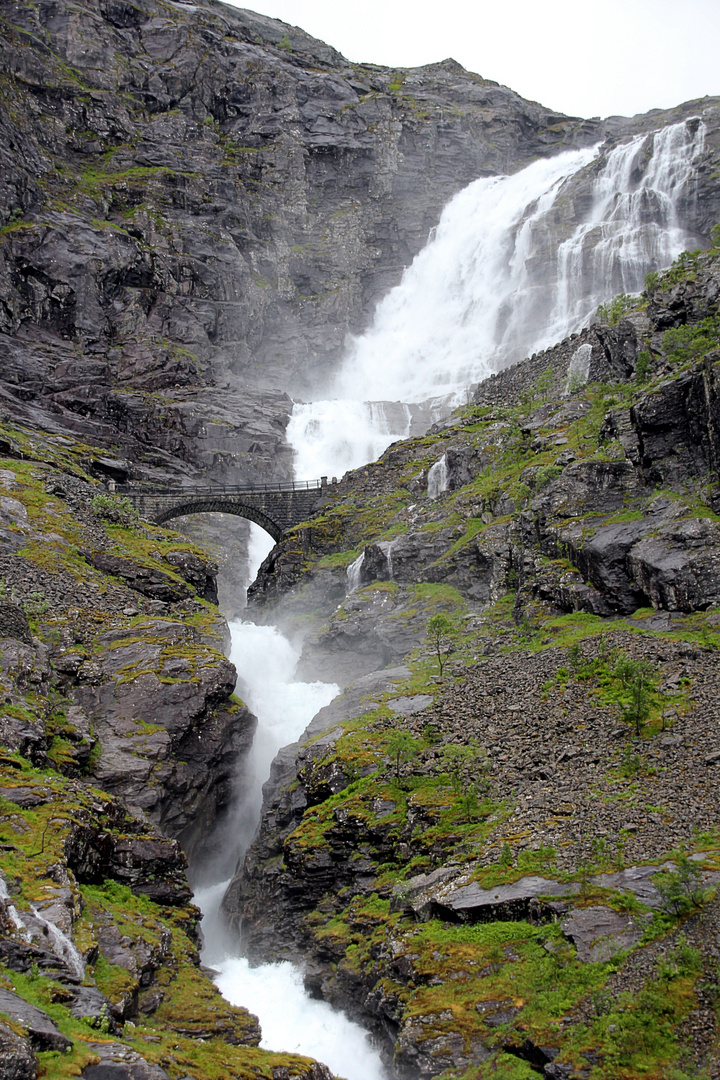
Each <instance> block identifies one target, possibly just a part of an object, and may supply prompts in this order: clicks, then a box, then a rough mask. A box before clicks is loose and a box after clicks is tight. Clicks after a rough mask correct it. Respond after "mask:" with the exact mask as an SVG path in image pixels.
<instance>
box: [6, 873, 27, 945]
mask: <svg viewBox="0 0 720 1080" xmlns="http://www.w3.org/2000/svg"><path fill="white" fill-rule="evenodd" d="M9 899H10V893H9V892H8V887H7V882H6V881H5V878H4V877H3V876H2V874H0V900H2V901H3V904H4V905H5V910H6V911H7V913H8V915H9V916H10V918H11V920H12V922H13V924H14V925H15V929H16V930H19V931H20V933H21V935H22V936H23V937H24V938H25V940H28V936H27V932H26V931H27V927H26V926H25V923H24V922H23V920H22V919H21V918H20V916H19V915H18V911H17V908H16V907H15V905H14V904H9V903H8V902H7V901H8V900H9Z"/></svg>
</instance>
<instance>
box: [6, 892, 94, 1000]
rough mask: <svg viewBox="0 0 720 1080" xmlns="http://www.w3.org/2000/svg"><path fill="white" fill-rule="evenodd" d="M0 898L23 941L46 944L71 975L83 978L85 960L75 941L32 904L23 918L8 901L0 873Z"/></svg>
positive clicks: (8, 894) (7, 893)
mask: <svg viewBox="0 0 720 1080" xmlns="http://www.w3.org/2000/svg"><path fill="white" fill-rule="evenodd" d="M0 900H2V901H3V904H4V905H5V910H6V911H7V913H8V915H9V916H10V919H11V921H12V922H13V924H14V926H15V929H16V930H17V931H18V932H19V934H20V936H21V937H22V939H23V940H24V941H27V942H30V943H32V942H35V941H37V942H38V943H40V944H42V945H45V944H48V945H49V946H50V948H51V949H52V951H53V952H54V953H55V955H56V956H57V958H58V960H60V961H61V963H63V964H64V965H65V967H66V968H67V969H68V970H69V971H71V972H72V974H73V975H75V976H76V977H77V978H78V979H82V978H83V976H84V975H85V961H84V960H83V958H82V956H81V954H80V951H79V950H78V948H77V946H76V945H75V943H74V942H73V941H72V940H71V939H70V938H69V937H68V935H67V934H66V933H65V932H64V931H63V930H61V929H60V927H59V926H58V925H57V924H56V923H54V922H52V921H51V920H50V919H47V918H46V917H45V915H43V913H42V911H39V910H38V908H36V907H35V905H34V904H31V905H30V911H31V912H32V914H31V915H27V916H26V919H23V918H22V917H21V916H20V914H19V913H18V910H17V908H16V907H15V905H14V904H10V903H8V901H9V900H10V893H9V892H8V887H7V882H6V881H5V879H4V878H3V877H2V875H0Z"/></svg>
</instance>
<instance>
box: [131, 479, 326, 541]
mask: <svg viewBox="0 0 720 1080" xmlns="http://www.w3.org/2000/svg"><path fill="white" fill-rule="evenodd" d="M118 492H119V493H120V494H122V495H124V496H125V497H126V498H128V499H130V501H131V502H132V504H133V505H134V507H135V509H136V510H137V512H138V514H139V515H140V517H142V518H145V520H146V521H152V522H154V523H155V524H156V525H162V524H163V522H166V521H171V520H172V518H177V517H185V516H186V515H188V514H208V513H216V514H234V515H235V516H236V517H244V518H247V519H248V520H249V521H254V522H255V523H256V524H257V525H259V526H260V527H261V528H263V529H264V530H265V532H267V533H269V534H270V536H272V538H273V540H274V541H275V543H276V544H277V543H279V541H280V540H282V538H283V535H284V533H285V532H286V531H287V529H289V528H291V527H292V526H293V525H298V524H299V523H300V522H301V521H307V519H308V518H311V517H312V516H313V515H314V514H316V513H317V512H318V510H320V508H321V507H322V504H323V501H324V499H325V497H326V494H327V483H326V482H325V480H324V478H323V480H322V481H321V480H311V481H308V482H307V483H301V482H297V481H296V482H295V483H293V484H289V483H288V484H279V485H277V486H276V487H273V486H271V485H267V486H266V487H262V488H259V487H253V488H248V487H246V488H230V487H211V486H210V485H208V487H207V488H176V489H170V488H162V489H159V488H158V489H154V490H147V489H146V490H145V491H142V490H132V489H126V488H120V489H118Z"/></svg>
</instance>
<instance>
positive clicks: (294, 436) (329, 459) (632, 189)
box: [287, 118, 705, 477]
mask: <svg viewBox="0 0 720 1080" xmlns="http://www.w3.org/2000/svg"><path fill="white" fill-rule="evenodd" d="M704 139H705V127H704V124H703V123H702V121H701V120H700V119H699V118H693V119H690V120H685V121H682V122H681V123H678V124H673V125H671V126H669V127H666V128H662V129H661V130H659V131H655V132H650V133H648V134H644V135H638V136H636V137H635V138H633V139H630V140H629V141H627V142H625V143H622V144H620V145H619V146H616V147H614V148H613V149H611V150H609V151H607V152H606V153H604V154H603V153H602V152H601V148H600V147H599V146H596V147H591V148H585V149H583V150H572V151H567V152H565V153H562V154H558V155H557V156H555V157H552V158H543V159H541V160H539V161H534V162H533V163H532V164H531V165H528V166H527V168H525V169H523V170H521V171H520V172H518V173H514V174H513V175H511V176H493V177H490V178H483V179H480V180H475V181H474V182H473V183H471V184H469V185H468V187H466V188H465V189H464V190H463V191H461V192H459V193H458V194H457V195H456V196H455V198H454V199H452V200H451V201H450V202H449V203H448V205H447V206H446V207H445V209H444V211H443V213H442V216H441V219H440V222H439V224H438V226H437V229H436V230H435V231H434V233H433V235H432V236H431V238H430V240H429V242H428V244H427V245H426V247H425V248H424V249H423V250H422V251H421V252H420V253H419V255H418V256H417V257H416V258H415V260H414V262H413V263H412V265H411V266H410V267H409V268H408V269H407V270H406V271H405V274H404V276H403V279H402V281H401V282H400V284H399V285H398V286H396V288H394V289H392V290H391V291H390V292H389V293H388V294H387V296H385V298H384V299H383V300H382V301H381V302H380V303H379V304H378V307H377V309H376V312H375V317H374V320H373V323H372V326H371V327H370V328H369V329H368V330H367V332H366V333H365V334H363V335H362V337H358V338H354V339H352V340H351V342H350V344H349V347H348V351H347V355H346V358H345V360H344V362H343V365H342V368H341V371H340V373H339V375H338V377H337V380H336V385H335V388H334V389H335V398H334V399H333V400H326V401H316V402H313V403H312V404H302V405H300V404H299V405H296V406H295V409H294V411H293V416H292V418H291V421H290V424H289V426H288V431H287V435H288V440H289V441H290V442H291V444H292V446H293V449H294V450H295V455H296V474H297V475H298V476H302V477H306V476H307V477H309V476H321V475H332V474H335V475H338V476H339V475H341V474H342V473H343V472H344V471H345V470H347V469H351V468H357V467H358V466H360V465H362V464H364V463H365V462H367V461H370V460H373V459H374V458H375V457H377V455H378V454H379V453H381V452H382V451H383V450H384V449H385V448H386V447H387V446H388V445H389V444H390V443H391V442H393V441H394V440H395V439H399V438H404V437H405V436H406V434H407V430H408V429H407V425H406V423H405V421H404V419H403V421H402V422H400V420H399V414H398V417H389V416H387V415H385V414H383V416H382V417H380V416H379V415H377V414H375V415H374V414H373V409H372V408H371V407H370V406H368V405H366V404H365V402H371V401H376V400H377V399H378V398H379V397H380V395H382V396H383V397H384V398H391V399H393V398H397V399H398V400H399V401H404V402H410V403H417V402H424V401H427V400H428V399H443V398H444V399H445V401H446V402H448V403H450V404H452V405H456V404H460V403H461V399H462V395H463V393H464V391H465V388H466V387H467V386H468V385H469V384H470V383H473V382H477V381H478V380H480V379H483V378H485V377H487V376H488V375H489V374H491V373H492V372H493V371H498V370H500V369H501V368H503V367H506V366H508V365H509V364H511V363H514V362H516V361H518V360H522V359H523V358H524V357H525V356H529V355H531V354H532V353H533V352H537V351H539V350H540V349H544V348H546V347H547V346H549V345H552V344H554V343H555V342H556V341H559V340H561V339H562V338H564V337H566V336H567V335H568V334H570V333H572V332H573V331H575V330H579V329H580V328H581V327H582V326H583V325H584V324H585V323H586V322H587V321H588V319H589V317H590V316H591V315H592V314H593V313H594V311H595V310H596V308H597V306H598V304H599V303H601V302H602V301H604V300H607V299H609V298H610V297H611V296H613V295H614V294H616V293H618V292H637V291H639V290H640V289H641V288H642V286H643V279H644V275H645V274H646V273H647V272H648V271H650V270H655V269H658V268H660V267H663V266H667V265H669V263H671V262H672V260H673V259H674V258H675V257H676V256H677V255H678V254H679V253H680V251H682V250H683V248H685V247H687V246H688V243H692V240H691V238H690V237H689V236H688V235H687V234H686V232H685V230H684V228H683V224H682V222H683V218H684V216H685V217H687V214H685V215H683V213H682V211H683V210H684V211H687V210H688V208H690V207H691V205H692V201H693V198H694V185H693V177H694V175H695V167H696V163H697V160H698V158H699V156H700V155H701V154H702V152H703V148H704ZM576 206H583V207H587V211H586V212H585V213H584V214H583V216H582V218H581V219H580V220H578V219H577V217H576V211H575V207H576ZM563 237H565V239H563Z"/></svg>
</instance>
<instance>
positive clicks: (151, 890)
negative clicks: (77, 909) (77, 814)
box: [65, 825, 192, 904]
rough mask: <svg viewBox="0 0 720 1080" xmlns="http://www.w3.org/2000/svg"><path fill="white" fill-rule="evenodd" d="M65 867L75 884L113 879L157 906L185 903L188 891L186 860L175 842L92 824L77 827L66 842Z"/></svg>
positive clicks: (188, 896)
mask: <svg viewBox="0 0 720 1080" xmlns="http://www.w3.org/2000/svg"><path fill="white" fill-rule="evenodd" d="M65 854H66V858H67V861H68V866H69V867H70V868H71V869H72V871H73V873H74V874H75V876H76V877H77V879H78V881H80V882H86V883H87V884H96V883H99V882H102V881H104V880H105V879H106V878H112V879H113V880H115V881H119V882H121V883H122V884H123V885H128V886H129V887H130V888H131V889H132V890H133V892H136V893H139V894H142V895H145V896H148V897H150V899H151V900H156V901H157V902H158V903H160V904H184V903H186V902H187V901H188V900H189V899H190V897H191V895H192V894H191V892H190V889H189V888H188V885H187V880H186V878H185V871H186V869H187V860H186V858H185V856H184V854H183V852H182V850H181V848H180V846H179V844H178V843H177V841H176V840H167V839H164V838H161V837H157V836H137V837H135V836H126V837H123V836H122V835H120V836H118V835H117V834H116V833H114V832H113V833H111V832H109V831H104V830H102V829H99V828H98V827H97V826H93V825H77V826H76V827H75V828H74V829H73V831H72V833H71V834H70V836H69V837H68V839H67V841H66V843H65Z"/></svg>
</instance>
